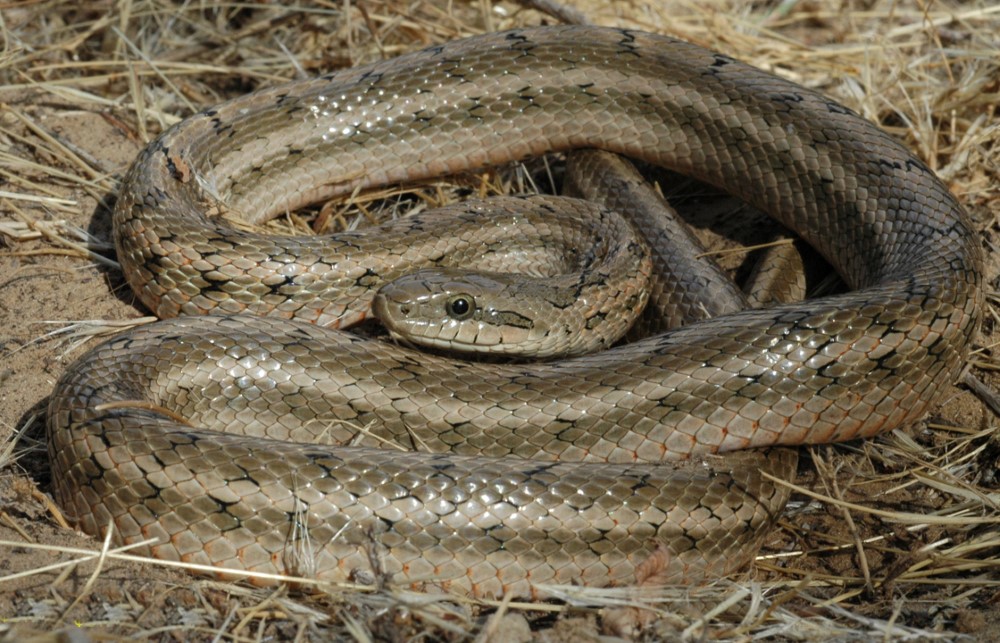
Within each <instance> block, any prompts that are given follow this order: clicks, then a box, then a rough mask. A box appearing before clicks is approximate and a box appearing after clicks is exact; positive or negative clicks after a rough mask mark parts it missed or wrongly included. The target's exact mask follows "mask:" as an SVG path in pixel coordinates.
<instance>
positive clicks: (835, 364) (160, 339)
mask: <svg viewBox="0 0 1000 643" xmlns="http://www.w3.org/2000/svg"><path fill="white" fill-rule="evenodd" d="M584 147H593V148H602V149H605V150H609V151H613V152H618V153H621V154H624V155H627V156H631V157H635V158H638V159H642V160H644V161H647V162H651V163H655V164H658V165H662V166H664V167H667V168H670V169H673V170H676V171H679V172H682V173H685V174H689V175H693V176H695V177H698V178H700V179H701V180H703V181H706V182H708V183H711V184H714V185H716V186H718V187H720V188H722V189H724V190H727V191H728V192H730V193H732V194H734V195H736V196H739V197H741V198H743V199H745V200H746V201H748V202H749V203H751V204H753V205H755V206H757V207H758V208H760V209H762V210H764V211H766V212H767V213H769V214H770V215H771V216H773V217H774V218H776V219H777V220H778V221H780V222H781V223H783V224H784V225H786V226H788V227H789V228H791V229H793V230H794V231H796V232H797V233H798V234H799V235H801V236H802V237H803V238H805V239H806V240H807V241H808V242H809V243H810V244H811V245H813V246H814V247H815V248H817V249H818V250H819V252H820V253H822V254H823V255H824V256H825V257H826V258H827V259H828V260H829V261H830V263H831V264H832V265H833V266H834V267H835V269H836V270H837V271H838V272H839V273H840V274H841V276H842V277H843V278H844V280H845V281H846V282H847V283H848V285H849V286H850V287H852V288H853V289H854V290H852V291H851V292H849V293H846V294H842V295H837V296H833V297H828V298H824V299H820V300H812V301H809V302H805V303H801V304H795V305H781V306H776V307H773V308H769V309H766V310H753V311H745V312H739V313H736V314H733V315H725V316H721V317H718V318H715V319H709V320H707V321H704V322H699V323H696V324H692V325H690V326H687V327H684V328H680V329H677V330H673V331H670V332H667V333H664V334H661V335H657V336H654V337H652V338H649V339H646V340H642V341H638V342H635V343H631V344H627V345H624V346H620V347H616V348H613V349H611V350H608V351H604V352H603V353H598V354H595V355H586V356H582V357H576V358H572V359H567V360H561V361H553V362H547V363H542V364H538V365H523V364H522V365H478V364H463V363H459V362H455V361H452V360H448V359H445V358H439V357H426V356H421V355H418V354H417V353H414V352H412V351H409V350H407V349H405V348H402V347H397V346H394V345H391V344H389V343H380V342H373V341H371V340H366V339H361V338H358V337H356V336H353V335H349V334H345V333H343V332H340V331H335V330H330V329H327V328H323V327H320V326H316V325H312V324H308V323H305V322H319V323H320V324H326V325H331V324H335V323H336V322H335V319H336V318H338V316H340V315H341V314H342V313H343V312H344V311H345V310H347V307H346V305H345V304H343V303H342V300H340V299H338V297H339V295H337V294H336V293H334V294H331V293H328V292H326V290H327V285H328V284H329V283H330V282H332V281H334V278H333V277H330V276H328V271H327V269H328V268H334V267H337V266H338V265H342V264H344V262H345V261H349V258H347V259H345V257H344V256H343V250H344V248H345V247H347V246H349V244H344V243H342V242H338V241H336V240H334V239H324V240H322V241H303V240H302V239H298V238H293V237H276V238H262V237H259V236H255V235H252V234H249V233H245V232H236V231H233V230H231V229H229V228H228V226H226V225H225V224H224V222H222V221H221V219H220V218H219V217H217V216H215V215H216V214H217V213H218V212H219V211H220V210H234V211H236V212H239V213H241V214H242V215H243V216H246V217H247V218H249V219H251V220H260V219H264V218H267V217H269V216H273V215H275V214H277V213H281V212H284V211H286V210H288V209H291V208H295V207H297V206H299V205H301V204H304V203H307V202H313V201H316V200H317V199H321V198H327V197H331V196H335V195H338V194H346V193H350V192H351V191H352V190H355V189H358V188H364V187H368V186H374V185H383V184H387V183H395V182H400V181H409V180H420V179H423V178H427V177H432V176H437V175H440V174H448V173H454V172H459V171H463V170H468V169H472V168H479V167H482V166H485V165H491V164H500V163H505V162H508V161H511V160H517V159H521V158H523V157H526V156H530V155H536V154H541V153H545V152H549V151H559V150H568V149H572V148H584ZM114 235H115V242H116V245H117V249H118V254H119V257H120V259H121V262H122V264H123V267H124V268H125V271H126V274H127V276H128V280H129V283H130V285H131V286H132V288H133V290H134V291H135V292H136V293H137V295H138V297H139V298H140V299H141V300H142V302H143V303H144V304H145V305H146V306H148V307H149V308H150V309H151V310H153V311H154V312H156V313H157V314H158V315H160V316H161V317H173V316H176V315H185V316H181V317H179V318H177V319H172V320H166V321H162V322H158V323H157V324H153V325H150V326H147V327H142V328H138V329H136V330H134V331H130V332H129V333H127V334H125V335H122V336H120V337H117V338H114V339H112V340H111V341H110V342H108V343H106V344H104V345H102V346H100V347H98V348H96V349H94V350H93V351H92V352H90V353H88V354H87V355H85V356H84V357H83V358H81V360H80V361H79V362H77V364H76V365H74V366H73V367H72V368H71V369H70V370H69V371H68V372H67V373H66V374H65V375H64V376H63V378H62V379H61V381H60V382H59V384H58V386H57V389H56V392H55V393H54V394H53V396H52V399H51V403H50V409H49V436H48V437H49V452H50V457H51V460H52V466H53V469H54V471H53V479H54V481H55V482H54V486H55V493H56V496H57V499H58V501H59V502H60V504H61V505H62V506H63V507H64V508H65V509H66V511H67V513H68V514H69V515H70V516H71V517H72V518H73V519H74V520H76V521H77V523H78V524H79V525H80V526H81V528H83V529H84V530H85V531H88V532H90V533H94V534H101V533H104V532H105V530H106V529H107V528H108V525H109V524H111V523H113V525H114V529H115V534H116V538H117V539H118V540H120V541H125V542H134V541H137V540H140V539H144V538H156V539H157V543H156V544H154V545H151V546H149V547H148V550H149V551H150V552H151V553H152V554H153V555H156V556H159V557H163V558H168V559H173V560H185V561H191V562H196V563H205V564H213V565H218V566H221V567H224V568H229V569H233V570H251V571H260V572H275V573H293V574H300V575H311V576H316V577H319V578H325V579H333V580H343V579H355V580H357V579H364V578H366V577H371V575H372V574H373V573H374V574H375V576H376V577H381V576H382V575H384V576H387V577H388V578H389V579H390V580H392V581H394V582H406V583H413V584H420V585H427V586H437V587H445V588H447V589H451V590H453V591H461V592H467V593H472V594H475V595H480V596H500V595H503V594H504V593H512V594H515V595H522V596H524V595H532V594H533V593H534V592H535V591H536V588H537V587H538V586H539V584H544V583H549V582H556V583H560V582H561V583H566V582H583V583H588V584H595V585H601V584H629V583H643V582H651V581H652V580H653V579H655V582H676V581H697V580H699V579H700V578H704V577H706V576H714V575H718V574H724V573H728V572H729V571H732V570H733V569H735V568H737V567H738V566H740V565H741V564H743V563H745V562H746V561H747V560H748V558H749V557H750V556H751V555H752V553H753V551H754V548H755V547H756V546H757V545H758V544H759V543H760V541H761V539H762V538H763V534H764V532H765V531H766V528H767V526H768V525H769V524H770V523H771V521H773V518H774V513H775V512H776V511H779V510H780V507H781V506H782V505H783V503H784V500H785V498H786V497H787V490H786V489H784V488H783V487H782V486H781V485H779V484H776V483H773V482H771V479H770V478H767V477H765V476H763V475H762V474H761V470H770V471H772V472H774V473H776V474H777V475H779V476H780V475H787V474H789V473H791V469H793V468H794V464H793V463H794V460H793V458H792V456H790V455H789V453H790V452H789V451H787V450H783V449H764V450H760V449H755V450H751V451H745V452H740V453H734V454H727V455H725V456H716V455H711V454H715V453H722V452H728V451H734V450H738V449H748V448H753V447H768V446H772V445H781V444H785V445H795V444H806V443H818V442H828V441H834V440H846V439H851V438H856V437H861V436H871V435H874V434H877V433H879V432H882V431H886V430H890V429H892V428H894V427H899V426H901V425H905V424H907V423H909V422H913V421H915V420H917V419H919V418H920V417H921V416H922V415H924V414H925V413H926V412H927V411H928V410H929V409H930V408H931V407H932V406H933V405H934V404H935V402H936V400H938V399H939V396H940V394H941V392H942V391H943V390H944V387H945V386H946V385H948V384H949V383H950V382H952V381H953V380H954V379H955V377H956V376H957V373H958V370H959V368H960V367H961V364H962V362H963V359H964V358H965V356H966V355H967V352H968V349H969V344H970V342H971V338H972V337H973V335H974V333H975V332H976V329H977V326H978V323H979V320H980V315H981V313H980V309H981V301H982V297H983V295H982V258H981V253H980V249H979V247H978V241H977V238H976V235H975V233H974V231H973V230H972V229H971V227H970V224H969V223H968V222H967V219H966V217H965V215H964V213H963V211H962V209H961V207H960V206H959V204H958V203H957V201H956V200H955V199H954V197H953V196H952V195H951V194H950V193H949V192H948V190H947V188H946V187H945V186H944V185H943V184H942V183H941V182H940V181H939V180H938V179H937V178H936V177H935V176H934V174H933V173H932V172H931V171H930V170H929V169H928V168H927V167H926V166H925V165H924V164H923V163H921V162H920V161H918V160H917V159H915V158H914V157H913V156H912V155H911V154H910V153H909V152H908V151H906V150H905V148H903V147H902V146H901V145H900V144H898V143H897V142H895V141H894V140H892V139H891V138H890V137H889V136H887V135H886V134H885V133H883V132H882V131H880V130H879V129H878V128H877V127H875V126H873V125H872V124H870V123H868V122H866V121H865V120H864V119H862V118H860V117H859V116H857V115H856V114H854V113H852V112H850V111H849V110H847V109H845V108H843V107H842V106H840V105H838V104H836V103H834V102H832V101H830V100H829V99H827V98H825V97H823V96H821V95H819V94H817V93H815V92H812V91H809V90H806V89H803V88H801V87H799V86H797V85H795V84H793V83H790V82H788V81H785V80H782V79H779V78H776V77H774V76H772V75H770V74H767V73H765V72H762V71H760V70H757V69H754V68H752V67H749V66H746V65H743V64H741V63H738V62H736V61H734V60H733V59H731V58H729V57H727V56H724V55H720V54H717V53H713V52H710V51H706V50H704V49H701V48H699V47H697V46H694V45H691V44H687V43H683V42H679V41H676V40H673V39H670V38H666V37H662V36H656V35H650V34H644V33H639V32H634V31H623V30H611V29H600V28H590V27H547V28H538V29H524V30H518V31H512V32H507V33H500V34H490V35H485V36H479V37H475V38H472V39H468V40H463V41H456V42H453V43H448V44H444V45H441V46H438V47H434V48H431V49H428V50H425V51H422V52H419V53H415V54H411V55H406V56H402V57H400V58H397V59H393V60H388V61H384V62H380V63H377V64H374V65H370V66H366V67H361V68H357V69H350V70H345V71H342V72H337V73H335V74H330V75H329V76H324V77H321V78H317V79H314V80H309V81H302V82H296V83H292V84H289V85H283V86H279V87H275V88H272V89H266V90H263V91H260V92H257V93H254V94H251V95H248V96H246V97H243V98H240V99H237V100H235V101H232V102H229V103H226V104H223V105H221V106H218V107H216V108H213V109H209V110H206V111H204V112H202V113H200V114H197V115H194V116H192V117H190V118H188V119H186V120H185V121H183V122H182V123H180V124H179V125H177V126H175V127H173V128H171V129H170V130H168V131H167V132H165V133H164V134H163V135H162V136H161V137H160V138H159V139H157V140H156V141H154V142H153V143H152V144H150V146H149V147H148V148H147V149H146V150H145V151H144V152H143V153H142V154H141V155H140V157H139V158H138V160H137V161H136V163H135V164H134V165H133V167H132V168H131V170H130V171H129V172H128V174H127V175H126V177H125V180H124V182H123V184H122V186H121V190H120V196H119V199H118V203H117V206H116V209H115V213H114ZM310 244H311V245H310ZM348 249H349V247H348ZM398 252H399V253H403V252H407V251H405V250H402V249H400V250H398ZM417 252H419V251H417ZM338 253H340V254H338ZM382 279H383V277H382V275H381V274H380V271H379V270H378V269H376V268H371V267H368V268H365V269H364V270H361V271H360V272H358V273H351V275H350V277H349V282H350V283H351V285H352V286H359V287H362V286H363V287H364V288H365V289H367V288H368V287H370V286H371V285H372V284H373V283H374V282H379V281H380V280H382ZM262 284H263V285H262ZM376 285H377V284H376ZM349 294H350V293H349ZM328 302H333V303H328ZM194 313H223V314H225V315H231V316H223V317H219V316H207V317H206V316H187V315H189V314H194ZM241 313H253V315H250V314H246V315H244V314H241ZM232 315H234V316H232ZM280 317H297V318H300V319H303V320H305V322H303V321H296V320H294V319H293V320H285V319H280ZM161 408H162V409H169V410H170V411H169V412H168V413H164V412H161V411H160V410H159V409H161ZM178 415H179V416H183V417H184V418H186V423H178V422H177V421H176V420H175V419H174V416H178ZM201 426H211V427H212V429H213V430H208V429H202V428H196V427H201ZM358 427H365V431H364V433H363V434H362V435H359V434H358V430H357V428H358ZM219 431H234V432H236V433H237V434H234V435H230V434H226V433H220V432H219ZM303 441H312V442H317V441H318V442H319V444H298V443H296V442H303ZM382 441H391V442H394V443H396V444H403V445H415V446H416V449H415V450H416V451H418V452H405V453H403V452H395V451H391V450H382V449H375V448H373V447H374V446H377V445H379V444H380V443H381V442H382ZM342 444H350V445H352V446H327V445H342ZM514 456H516V457H514ZM525 458H526V459H527V460H525ZM685 458H695V459H693V460H689V461H687V462H684V463H680V464H677V465H676V466H666V465H665V464H663V463H662V462H663V461H664V460H671V459H685ZM596 461H603V462H596ZM305 545H308V547H306V546H305ZM373 561H377V563H376V562H373ZM651 567H655V568H658V569H656V570H653V571H651Z"/></svg>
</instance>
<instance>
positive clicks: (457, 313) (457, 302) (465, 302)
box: [445, 295, 472, 320]
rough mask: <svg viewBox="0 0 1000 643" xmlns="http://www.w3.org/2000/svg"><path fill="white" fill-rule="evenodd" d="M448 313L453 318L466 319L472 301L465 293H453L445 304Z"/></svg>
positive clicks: (469, 313)
mask: <svg viewBox="0 0 1000 643" xmlns="http://www.w3.org/2000/svg"><path fill="white" fill-rule="evenodd" d="M445 308H446V310H447V311H448V314H449V315H451V316H452V317H454V318H455V319H458V320H462V319H468V318H469V317H470V316H471V315H472V303H471V302H470V301H469V298H468V296H467V295H455V296H454V297H452V298H451V299H449V300H448V303H447V304H446V306H445Z"/></svg>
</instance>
